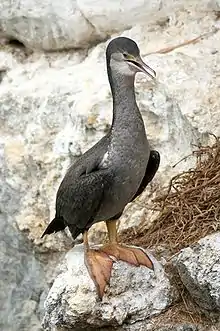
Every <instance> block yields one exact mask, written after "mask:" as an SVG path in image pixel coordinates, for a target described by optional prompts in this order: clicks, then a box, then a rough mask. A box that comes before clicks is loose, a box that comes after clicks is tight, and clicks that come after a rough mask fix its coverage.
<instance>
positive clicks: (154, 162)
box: [131, 150, 160, 201]
mask: <svg viewBox="0 0 220 331" xmlns="http://www.w3.org/2000/svg"><path fill="white" fill-rule="evenodd" d="M159 165H160V154H159V152H157V151H155V150H152V151H150V157H149V160H148V164H147V168H146V172H145V176H144V178H143V179H142V182H141V184H140V186H139V188H138V190H137V192H136V194H135V195H134V197H133V198H132V200H131V201H133V200H134V199H135V198H136V197H138V196H139V195H140V194H141V193H142V192H143V191H144V189H145V188H146V186H147V185H148V184H149V183H150V182H151V181H152V179H153V178H154V176H155V174H156V172H157V170H158V168H159Z"/></svg>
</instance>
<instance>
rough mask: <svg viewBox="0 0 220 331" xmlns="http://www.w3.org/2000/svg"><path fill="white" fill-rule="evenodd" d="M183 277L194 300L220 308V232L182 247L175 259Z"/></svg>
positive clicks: (202, 306) (207, 308) (210, 308)
mask: <svg viewBox="0 0 220 331" xmlns="http://www.w3.org/2000/svg"><path fill="white" fill-rule="evenodd" d="M173 262H174V264H175V266H176V267H177V270H178V272H179V275H180V278H181V280H182V282H183V284H184V285H185V287H186V288H187V290H188V291H189V293H190V295H191V296H192V298H193V299H194V300H195V302H196V303H197V304H198V305H199V306H200V307H201V308H203V309H205V310H208V311H214V312H216V311H217V312H219V311H220V233H219V232H217V233H216V234H213V235H210V236H207V237H205V238H203V239H201V240H199V241H198V243H197V244H195V245H194V246H192V247H187V248H185V249H183V250H182V251H181V252H180V253H179V254H178V255H177V256H176V257H175V258H174V259H173Z"/></svg>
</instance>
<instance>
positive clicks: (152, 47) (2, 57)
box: [0, 0, 220, 331]
mask: <svg viewBox="0 0 220 331" xmlns="http://www.w3.org/2000/svg"><path fill="white" fill-rule="evenodd" d="M118 3H119V2H118ZM125 3H126V10H125V9H124V7H123V6H124V5H125ZM98 4H99V1H95V0H94V1H89V0H85V1H81V0H78V1H77V2H76V1H67V0H65V1H64V2H62V3H58V2H57V1H49V0H47V1H43V2H42V1H41V2H39V1H37V0H35V1H34V0H28V1H23V0H19V1H8V0H2V1H1V2H0V44H1V41H2V39H4V38H5V33H2V29H3V30H4V31H5V32H6V33H7V34H8V35H9V37H10V38H13V39H14V38H16V39H19V40H21V41H22V42H24V44H26V45H27V46H28V47H33V48H43V49H61V48H63V47H64V48H69V47H76V46H77V47H79V46H80V47H86V48H87V46H88V45H89V44H90V45H91V43H94V42H95V41H97V40H100V39H102V38H109V36H110V35H111V33H112V31H118V30H121V31H122V30H124V29H125V28H128V30H127V31H124V32H123V35H125V36H128V37H131V38H133V39H134V40H136V41H137V43H138V44H139V46H140V49H141V53H142V55H143V58H144V59H145V61H146V62H147V63H148V64H149V65H150V66H152V67H153V68H154V69H155V70H156V71H157V83H156V84H153V83H152V82H149V81H147V79H146V78H145V77H143V76H141V75H140V76H139V77H137V84H136V85H137V99H138V103H139V105H140V108H141V111H142V114H143V117H144V121H145V123H146V128H147V133H148V136H149V138H150V142H151V144H152V146H153V147H154V148H156V149H157V150H159V152H160V153H161V159H162V161H161V167H160V171H159V172H158V174H157V176H156V178H155V181H154V182H153V184H152V185H153V189H155V187H156V185H157V183H160V184H164V183H165V182H167V181H168V180H169V178H170V176H171V175H173V174H175V173H177V172H179V171H181V170H185V169H188V168H189V167H190V166H191V165H192V160H191V159H186V160H185V161H183V162H181V163H180V164H179V165H178V166H176V167H175V168H172V165H173V164H175V163H176V162H178V161H179V160H180V159H181V158H182V157H184V156H186V155H187V154H190V153H191V151H192V145H191V143H198V142H199V141H201V140H202V139H203V140H204V141H205V142H207V140H208V137H207V132H210V131H211V132H213V133H215V134H216V135H220V126H219V123H220V111H219V109H220V94H219V91H220V90H219V85H220V75H219V59H220V57H219V45H220V31H219V28H220V23H219V11H220V9H219V7H220V6H219V1H218V0H202V1H201V0H198V1H197V0H195V1H191V2H190V3H189V1H176V0H173V1H157V0H151V1H135V2H133V3H130V4H129V5H128V2H127V1H126V2H125V1H120V9H121V10H122V11H121V13H122V16H121V19H118V17H119V16H118V15H120V14H119V13H118V8H119V7H117V8H116V7H115V6H116V2H113V1H111V2H108V3H107V1H106V2H103V1H102V4H105V5H102V6H98ZM110 4H111V5H110ZM9 5H10V6H11V7H9ZM158 5H159V7H158ZM19 6H20V9H19ZM144 8H145V9H147V10H144ZM174 8H176V9H177V8H178V10H174ZM131 9H132V10H131ZM142 9H143V10H142ZM158 9H159V10H158ZM131 11H132V13H131ZM137 11H138V12H137ZM73 12H74V14H73ZM48 13H50V15H48ZM134 13H135V15H134ZM70 14H71V15H70ZM72 14H73V15H72ZM145 14H146V15H148V16H146V18H145V19H144V20H142V18H143V17H144V15H145ZM154 14H155V15H154ZM139 15H140V16H139ZM147 17H151V19H150V20H149V19H147ZM116 19H117V24H116V22H115V20H116ZM132 19H134V20H135V22H134V21H132ZM140 22H142V23H141V24H139V23H140ZM137 23H138V24H137ZM135 24H137V25H135ZM131 26H132V28H130V27H131ZM105 27H106V28H105ZM111 36H112V37H113V35H111ZM1 45H2V44H1ZM105 47H106V43H101V44H99V45H97V46H94V47H93V48H92V49H90V50H89V51H87V50H85V49H84V50H77V51H68V52H67V51H65V50H64V51H62V52H57V53H53V54H51V53H50V54H45V53H41V52H35V53H33V54H32V55H31V54H30V53H28V52H27V50H25V49H23V51H22V48H19V47H18V48H16V47H14V48H13V47H12V45H10V47H8V46H7V45H5V44H4V46H1V49H0V210H1V211H4V212H6V213H7V214H8V217H7V220H8V223H7V224H5V223H2V224H5V225H4V227H5V230H4V231H6V230H7V231H6V232H7V233H6V232H2V237H1V238H0V239H1V240H2V241H3V240H6V243H5V244H4V242H3V244H2V243H1V245H3V247H8V245H9V243H10V245H11V246H13V245H17V246H16V247H19V248H18V249H17V251H16V252H14V250H12V252H13V253H11V250H10V249H9V253H10V254H9V256H10V259H8V256H7V254H6V252H5V250H4V249H5V248H3V249H1V257H2V259H3V262H2V265H4V266H7V268H8V269H9V265H8V261H7V260H9V261H12V260H13V263H15V260H16V261H19V263H18V264H19V265H18V264H16V267H14V268H12V269H10V270H18V271H17V273H18V275H21V277H20V276H19V279H22V277H23V276H22V275H24V278H25V279H26V277H30V278H31V279H33V280H32V281H31V284H30V286H29V288H28V289H27V293H28V295H29V293H30V292H31V293H32V289H33V291H34V288H35V287H36V289H37V290H36V291H37V293H40V291H41V290H42V289H43V287H44V284H43V283H41V284H40V283H39V280H38V282H37V283H36V281H35V278H34V274H32V272H33V273H36V275H39V279H41V281H42V280H43V279H44V277H47V275H43V276H42V274H39V273H38V272H37V271H35V269H36V270H37V268H38V266H39V265H38V263H37V262H36V259H35V258H34V255H33V254H32V252H29V253H27V250H28V249H26V244H23V237H21V236H19V235H18V237H17V234H18V232H17V230H15V229H14V227H13V226H12V224H13V223H14V222H16V226H17V227H18V229H19V230H22V231H24V233H25V234H26V235H27V237H28V238H29V239H31V240H33V242H34V244H36V245H37V246H35V247H36V248H37V249H38V250H39V249H41V250H42V251H44V252H47V251H48V250H55V251H63V250H66V249H68V248H69V247H70V246H71V245H72V240H71V239H70V238H69V237H68V236H66V235H65V234H56V235H53V236H48V237H47V238H45V240H40V239H39V238H40V235H41V233H42V231H43V229H44V227H45V226H46V224H47V223H48V222H49V220H51V219H52V217H53V216H54V200H55V194H56V190H57V187H58V185H59V182H60V180H61V178H62V176H63V175H64V173H65V171H66V169H67V167H68V166H69V163H70V162H71V161H73V160H74V159H75V158H77V157H78V156H79V155H80V154H81V153H83V152H84V151H85V150H86V149H88V148H89V147H90V146H91V145H93V144H94V143H95V142H96V141H97V140H98V139H100V138H101V137H102V136H103V134H104V133H105V132H106V130H107V129H108V127H109V124H110V123H111V96H110V92H109V85H108V81H107V75H106V70H105V58H104V55H105ZM155 183H156V184H155ZM151 198H152V186H151V185H149V189H147V190H146V192H145V193H144V194H143V195H142V196H141V197H140V199H139V200H138V201H137V202H134V203H132V204H130V205H129V206H128V207H127V209H126V211H125V213H124V215H123V217H122V218H121V224H120V228H125V227H128V226H131V225H132V226H133V225H137V224H139V223H140V222H141V221H142V219H143V218H145V219H149V221H151V220H152V219H153V217H154V216H155V214H152V213H151V212H148V210H147V208H146V202H147V203H148V201H149V200H150V199H151ZM97 230H99V231H97ZM14 231H15V232H14ZM90 233H91V237H92V239H93V241H95V242H98V241H99V240H100V239H102V238H103V225H102V224H101V223H100V224H98V225H97V226H96V229H95V230H93V229H91V231H90ZM94 234H95V235H94ZM100 234H101V235H102V237H101V236H100ZM8 238H12V239H13V240H12V239H8ZM15 238H17V239H15ZM19 243H20V244H19ZM4 245H5V246H4ZM23 245H24V250H22V246H23ZM13 247H14V246H13ZM3 253H4V254H3ZM12 255H13V258H12V257H11V256H12ZM58 255H59V253H58ZM20 256H21V257H20ZM14 257H15V258H14ZM23 261H24V265H23ZM30 261H31V262H33V264H32V267H29V263H30ZM13 263H12V264H10V266H14V264H13ZM51 265H53V264H51ZM51 265H50V266H48V268H47V269H48V272H49V273H50V276H51V273H52V271H53V267H52V266H51ZM7 268H6V267H5V270H7ZM16 268H17V269H16ZM1 272H4V270H3V271H2V270H1ZM39 272H40V273H41V271H39ZM139 272H140V271H139ZM12 274H13V273H12ZM12 274H11V275H12ZM15 278H16V277H15V276H14V278H13V279H15ZM13 279H12V278H10V277H8V272H6V276H5V275H3V276H2V277H1V280H3V281H2V283H1V286H2V287H3V289H4V288H5V289H7V291H8V289H9V291H8V292H7V293H12V294H13V295H14V293H15V296H13V297H15V298H16V300H15V301H14V299H13V298H12V299H11V302H10V303H9V301H7V300H6V299H7V296H6V295H5V293H6V292H4V291H2V293H1V294H2V295H3V294H4V297H3V298H2V301H1V304H2V302H3V306H2V308H3V312H2V310H1V312H2V314H1V317H0V320H1V322H2V324H3V323H4V325H1V326H0V329H1V330H4V331H5V330H6V331H14V330H13V328H15V330H16V331H17V330H18V328H17V327H14V325H15V323H16V324H17V325H19V327H20V325H22V326H21V328H22V327H24V329H22V330H25V327H26V326H27V325H28V330H30V327H29V326H31V327H32V325H35V324H33V323H35V321H37V319H38V318H37V317H36V314H35V312H36V309H37V308H36V307H37V304H36V303H35V302H37V301H36V300H35V296H33V297H34V299H33V298H32V295H31V296H30V297H28V299H27V301H25V300H26V299H25V297H24V292H23V291H22V290H21V292H19V293H20V295H21V302H22V304H21V305H20V301H19V300H20V299H19V294H18V292H17V291H16V289H20V287H19V286H16V289H15V283H16V282H15V281H14V280H13ZM22 284H23V282H22ZM22 284H20V285H21V286H22ZM217 284H218V281H217ZM38 286H39V287H41V290H39V288H38ZM212 288H213V287H212ZM10 289H14V290H13V291H11V292H10ZM215 293H217V290H216V292H215ZM10 295H11V294H10ZM10 295H9V296H8V297H9V298H11V296H10ZM211 295H212V294H211ZM216 298H217V297H216ZM216 298H214V299H213V297H212V300H211V302H212V304H213V305H214V306H215V305H216V300H217V299H216ZM32 299H33V300H32ZM23 300H24V301H23ZM41 301H43V295H42V296H41ZM6 303H7V304H6ZM10 305H11V306H10ZM22 307H23V308H24V309H23V308H22ZM17 312H18V315H19V317H18V316H17ZM14 316H15V317H14ZM6 318H7V320H6ZM38 322H39V321H37V322H36V328H37V330H38V328H39V324H38ZM19 323H20V324H19ZM138 323H139V322H138V321H137V322H136V323H134V324H132V326H131V325H130V326H129V325H126V330H129V331H136V330H137V331H139V330H141V328H140V327H139V326H140V324H139V325H138ZM25 325H26V326H25ZM34 328H35V326H33V328H32V329H31V331H33V330H35V329H34ZM123 329H124V326H123V328H122V327H120V331H121V330H123ZM145 329H146V328H145V327H144V329H143V331H145ZM118 330H119V329H118ZM124 330H125V329H124ZM147 330H148V329H147ZM25 331H26V330H25ZM108 331H109V330H108ZM157 331H158V330H157ZM199 331H200V330H199ZM205 331H207V330H205ZM210 331H213V330H210Z"/></svg>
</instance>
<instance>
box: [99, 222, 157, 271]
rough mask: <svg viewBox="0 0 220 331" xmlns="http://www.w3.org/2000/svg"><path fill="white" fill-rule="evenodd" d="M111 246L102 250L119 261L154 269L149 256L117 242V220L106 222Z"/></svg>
mask: <svg viewBox="0 0 220 331" xmlns="http://www.w3.org/2000/svg"><path fill="white" fill-rule="evenodd" d="M106 225H107V229H108V237H109V244H107V245H105V246H103V247H102V248H101V250H102V252H104V253H106V254H108V255H110V256H111V255H112V256H114V257H115V258H116V259H117V260H121V261H125V262H128V263H130V264H133V265H135V266H140V265H144V266H146V267H148V268H150V269H154V267H153V263H152V261H151V260H150V258H149V257H148V256H147V254H146V253H145V252H144V251H143V250H142V249H140V248H135V247H131V246H126V245H121V244H118V242H117V229H116V220H111V221H106Z"/></svg>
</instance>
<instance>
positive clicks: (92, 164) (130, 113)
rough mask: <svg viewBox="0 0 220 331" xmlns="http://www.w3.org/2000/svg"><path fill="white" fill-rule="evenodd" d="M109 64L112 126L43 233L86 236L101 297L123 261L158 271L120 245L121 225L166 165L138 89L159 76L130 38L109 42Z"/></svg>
mask: <svg viewBox="0 0 220 331" xmlns="http://www.w3.org/2000/svg"><path fill="white" fill-rule="evenodd" d="M106 66H107V74H108V79H109V84H110V88H111V93H112V99H113V117H112V124H111V127H110V129H109V131H108V132H107V133H106V135H105V136H104V137H103V138H102V139H100V140H99V141H98V142H97V143H96V144H95V145H94V146H93V147H91V148H90V149H89V150H87V151H86V152H85V153H84V154H82V155H81V156H80V157H79V158H78V159H77V160H76V161H75V163H73V164H72V165H71V166H70V167H69V169H68V170H67V172H66V174H65V176H64V178H63V180H62V182H61V184H60V186H59V188H58V191H57V195H56V213H55V218H54V219H53V220H52V221H51V222H50V224H49V225H48V226H47V228H46V230H45V231H44V233H43V234H42V237H44V236H45V235H49V234H51V233H54V232H58V231H62V230H64V229H65V228H66V227H68V228H69V230H70V233H71V235H72V237H73V239H76V237H77V236H78V235H80V234H82V235H83V244H84V261H85V265H86V267H87V270H88V272H89V275H90V277H91V279H92V280H93V282H94V284H95V287H96V290H97V294H98V297H99V298H100V299H102V298H103V295H104V293H105V288H106V285H107V284H109V282H110V277H111V270H112V267H113V263H114V262H116V261H117V260H122V261H124V262H127V263H129V264H131V265H133V266H137V267H138V266H140V265H143V266H146V267H147V268H149V269H151V270H153V269H154V265H153V262H152V260H151V259H150V257H149V256H148V255H147V254H146V252H145V251H144V250H142V249H141V248H139V247H134V246H129V245H125V244H123V243H119V242H118V238H117V227H116V225H117V220H118V218H119V217H120V216H121V215H122V213H123V210H124V208H125V206H126V205H127V204H128V203H129V202H131V201H133V200H134V199H136V197H137V196H139V195H140V194H141V193H142V192H143V190H144V189H145V188H146V186H147V185H148V183H150V182H151V180H152V179H153V177H154V176H155V174H156V172H157V170H158V167H159V164H160V154H159V152H158V151H156V150H151V148H150V145H149V142H148V139H147V135H146V131H145V125H144V122H143V118H142V115H141V113H140V110H139V108H138V105H137V102H136V97H135V87H134V82H135V76H136V73H138V72H141V73H144V74H146V75H148V76H149V77H150V78H151V79H155V78H156V72H155V71H154V70H153V69H152V68H151V67H149V66H148V65H147V64H145V63H144V61H143V60H142V59H141V56H140V50H139V48H138V46H137V44H136V42H135V41H133V40H132V39H130V38H127V37H117V38H115V39H112V40H111V41H110V42H109V44H108V46H107V48H106ZM101 221H105V223H106V226H107V231H108V239H109V241H108V243H107V244H105V245H103V246H102V247H100V248H98V249H97V248H95V249H94V248H91V247H90V245H89V241H88V231H89V229H90V228H91V226H92V225H93V224H95V223H97V222H101Z"/></svg>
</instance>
